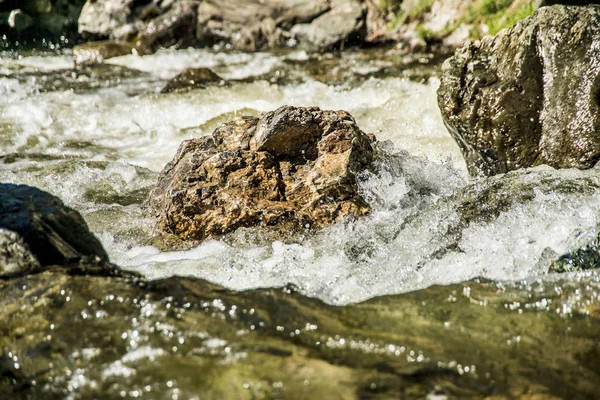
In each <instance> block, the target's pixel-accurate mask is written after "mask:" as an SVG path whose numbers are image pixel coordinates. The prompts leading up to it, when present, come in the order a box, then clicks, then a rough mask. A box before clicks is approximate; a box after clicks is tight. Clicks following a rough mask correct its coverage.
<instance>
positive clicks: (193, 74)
mask: <svg viewBox="0 0 600 400" xmlns="http://www.w3.org/2000/svg"><path fill="white" fill-rule="evenodd" d="M222 83H225V81H224V80H223V78H221V77H220V76H219V75H217V74H215V73H214V72H213V71H211V70H210V69H209V68H190V69H187V70H185V71H183V72H182V73H180V74H177V75H176V76H175V77H174V78H173V79H171V80H170V81H169V82H167V84H166V85H165V87H164V88H162V90H161V93H171V92H185V91H188V90H192V89H202V88H205V87H207V86H213V85H219V84H222Z"/></svg>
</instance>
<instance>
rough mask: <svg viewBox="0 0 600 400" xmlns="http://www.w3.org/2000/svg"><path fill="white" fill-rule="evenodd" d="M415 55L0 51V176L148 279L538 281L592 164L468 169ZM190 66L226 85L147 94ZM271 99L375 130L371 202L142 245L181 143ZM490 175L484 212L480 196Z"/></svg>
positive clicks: (579, 213)
mask: <svg viewBox="0 0 600 400" xmlns="http://www.w3.org/2000/svg"><path fill="white" fill-rule="evenodd" d="M413 61H414V62H413ZM425 61H426V59H423V60H419V59H415V60H408V61H407V60H404V59H402V57H400V56H398V55H394V54H385V53H382V52H380V53H376V54H367V53H347V54H343V55H342V56H331V55H322V56H320V57H319V58H315V57H312V56H308V55H307V54H306V53H303V52H291V53H282V54H261V53H259V54H252V55H250V54H239V53H214V52H211V51H202V50H185V51H162V52H159V53H157V54H155V55H151V56H144V57H134V56H126V57H120V58H117V59H113V60H110V61H109V63H108V64H106V65H104V66H99V67H95V68H93V69H84V70H81V71H77V72H76V71H73V70H72V65H71V56H70V54H68V53H64V54H60V55H56V54H52V55H47V54H42V55H40V54H33V55H30V56H23V55H17V54H12V53H3V54H0V149H1V152H0V180H1V181H6V182H14V183H24V184H29V185H34V186H37V187H40V188H41V189H43V190H46V191H49V192H51V193H53V194H55V195H57V196H59V197H60V198H62V199H63V201H64V202H65V203H66V204H67V205H69V206H71V207H73V208H75V209H77V210H79V211H80V212H81V213H82V214H83V215H84V217H85V218H86V220H87V221H88V224H89V225H90V228H91V229H92V230H93V231H94V232H95V233H96V235H97V236H98V237H99V238H100V239H101V241H102V243H103V244H104V246H105V247H106V249H107V251H108V253H109V254H110V256H111V259H112V261H113V262H114V263H116V264H118V265H120V266H122V267H124V268H126V269H131V270H135V271H138V272H141V273H143V274H144V275H146V276H148V277H151V278H158V277H165V276H171V275H191V276H196V277H202V278H205V279H207V280H210V281H213V282H215V283H218V284H220V285H223V286H226V287H228V288H232V289H247V288H255V287H269V286H282V285H285V284H287V283H293V284H294V285H296V286H297V287H298V288H299V290H300V291H301V292H303V293H305V294H307V295H310V296H316V297H319V298H321V299H323V300H324V301H326V302H329V303H334V304H347V303H351V302H358V301H361V300H364V299H367V298H370V297H373V296H377V295H382V294H391V293H401V292H407V291H412V290H416V289H420V288H424V287H428V286H430V285H432V284H436V283H441V284H446V283H453V282H461V281H464V280H468V279H470V278H473V277H476V276H485V277H489V278H492V279H497V280H521V279H525V278H535V277H542V279H553V278H552V277H551V276H548V275H547V274H546V271H547V270H548V265H549V264H550V262H551V261H552V260H553V259H555V258H556V257H557V256H559V255H561V254H563V253H565V252H567V251H568V250H569V249H571V248H575V247H577V246H578V245H581V244H582V243H584V241H585V240H587V239H589V237H588V236H589V235H590V232H592V234H593V232H594V228H595V227H596V226H597V225H598V223H599V217H600V196H599V193H598V192H599V191H600V189H599V188H600V174H599V173H598V172H597V171H596V170H590V171H583V172H582V171H574V170H563V171H554V170H552V169H549V168H545V167H538V168H536V169H532V170H528V171H524V172H520V173H514V174H511V175H510V176H508V177H506V179H505V181H507V182H510V183H507V184H500V183H499V179H497V178H491V179H487V180H479V181H476V180H471V179H470V178H468V177H467V175H466V170H465V166H464V162H463V161H462V157H461V155H460V152H459V150H458V147H457V146H456V145H455V143H454V142H453V140H452V139H451V138H450V136H449V134H448V133H447V131H446V129H445V127H444V125H443V122H442V120H441V116H440V113H439V111H438V107H437V103H436V94H435V91H436V88H437V86H438V84H439V81H438V79H437V78H436V77H435V76H434V77H429V78H428V79H421V80H418V79H415V77H419V76H421V75H422V71H420V70H419V68H420V67H419V65H420V63H421V62H425ZM403 65H405V66H407V69H406V70H405V71H404V72H403V69H402V68H403V67H402V66H403ZM415 65H416V66H415ZM201 66H202V67H210V68H211V69H213V70H214V71H215V72H216V73H217V74H219V75H220V76H221V77H223V78H224V79H225V80H227V81H230V83H228V84H223V85H220V86H216V87H210V88H206V89H202V90H194V91H190V92H187V93H171V94H160V93H159V92H160V89H161V88H162V86H163V85H164V84H165V82H166V81H167V80H168V79H169V78H171V77H173V76H174V75H176V74H177V73H179V72H181V71H183V70H185V69H186V68H189V67H201ZM411 68H412V69H411ZM406 71H408V72H406ZM415 71H416V72H415ZM425 75H426V73H425ZM284 104H290V105H302V106H311V105H317V106H319V107H320V108H322V109H344V110H347V111H349V112H350V113H351V114H352V115H353V116H354V117H355V118H356V120H357V122H358V124H359V126H360V127H361V128H362V129H363V130H364V131H366V132H372V133H374V134H375V135H376V136H377V138H378V139H379V140H380V141H381V143H380V144H379V153H380V157H379V159H378V161H377V165H376V168H375V171H374V172H369V173H366V172H365V173H364V174H363V175H362V176H361V179H360V189H361V191H362V193H363V195H364V196H365V198H366V199H367V200H368V201H369V202H370V204H371V205H372V208H373V212H372V214H371V215H370V216H368V217H365V218H362V219H359V220H356V221H347V222H344V223H340V224H337V225H334V226H331V227H328V228H326V229H323V230H320V231H312V230H307V231H306V232H303V233H301V234H300V235H296V236H293V237H290V238H281V239H280V240H274V239H273V238H272V237H270V236H268V235H267V234H265V233H264V232H262V231H261V230H260V228H252V229H242V230H239V231H238V232H236V233H234V234H231V235H229V236H227V237H226V238H225V239H222V240H207V241H205V242H204V243H202V244H200V245H198V246H197V247H194V248H191V249H184V250H180V251H165V249H164V247H161V246H159V245H157V244H156V243H157V241H156V240H155V239H154V238H155V235H156V232H155V227H154V223H153V221H152V219H151V218H149V216H148V215H146V214H145V212H144V209H143V202H144V200H145V198H146V196H147V194H148V191H149V190H150V188H151V187H152V186H153V185H154V184H155V182H156V180H157V177H158V173H159V172H160V171H161V169H162V168H163V167H164V165H165V164H166V163H167V162H168V161H169V160H170V159H171V158H172V157H173V155H174V153H175V151H176V149H177V147H178V146H179V144H180V143H181V141H183V140H185V139H188V138H191V137H196V136H200V135H207V134H210V133H211V132H212V130H213V129H214V128H215V127H216V126H217V125H218V124H219V123H221V122H224V121H227V120H229V119H231V118H233V117H235V116H239V115H244V114H252V115H259V114H260V113H261V112H265V111H270V110H274V109H276V108H277V107H279V106H281V105H284ZM540 181H544V182H546V183H545V184H544V185H541V186H540V185H537V184H536V182H538V183H539V182H540ZM490 187H492V188H493V189H494V192H493V196H492V197H493V199H491V200H494V199H496V198H498V197H500V198H501V200H499V201H497V203H498V202H499V203H501V204H496V207H494V206H489V205H486V204H483V203H482V201H481V199H482V196H483V194H485V193H488V192H489V191H490ZM573 187H575V188H576V189H572V188H573ZM523 191H525V192H527V194H528V195H523ZM486 196H488V197H484V198H485V199H489V197H490V196H489V195H486ZM492 203H493V201H492ZM488 208H489V209H488ZM470 213H471V214H474V215H475V217H473V216H472V215H471V214H470ZM536 279H537V278H536Z"/></svg>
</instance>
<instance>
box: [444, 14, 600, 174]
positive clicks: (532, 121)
mask: <svg viewBox="0 0 600 400" xmlns="http://www.w3.org/2000/svg"><path fill="white" fill-rule="evenodd" d="M599 60H600V6H598V5H592V6H588V7H568V6H552V7H542V8H540V9H539V10H538V11H537V12H536V13H535V14H533V15H532V16H531V17H529V18H527V19H525V20H523V21H521V22H519V23H517V24H516V25H515V26H513V27H512V28H510V29H506V30H502V31H500V32H499V33H498V34H497V35H496V36H495V37H486V38H484V39H482V40H481V41H477V42H474V43H469V44H466V45H464V46H463V47H461V48H460V49H459V50H457V51H456V53H455V54H454V56H453V57H451V58H450V59H448V60H447V61H446V62H445V63H444V65H443V67H442V78H441V85H440V88H439V89H438V103H439V106H440V109H441V112H442V116H443V118H444V122H445V123H446V126H447V128H448V130H449V132H450V134H451V135H452V136H453V137H454V139H455V140H456V141H457V143H458V145H459V147H460V148H461V150H462V152H463V155H464V157H465V159H466V161H467V167H468V169H469V172H470V173H471V174H472V175H492V174H497V173H502V172H506V171H510V170H514V169H518V168H524V167H529V166H533V165H539V164H548V165H550V166H553V167H555V168H569V167H577V168H590V167H592V166H593V165H594V164H596V162H597V161H598V160H599V159H600V62H599Z"/></svg>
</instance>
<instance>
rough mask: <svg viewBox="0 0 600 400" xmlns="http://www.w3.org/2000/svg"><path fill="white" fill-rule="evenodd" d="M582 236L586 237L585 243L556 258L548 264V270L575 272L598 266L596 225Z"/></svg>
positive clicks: (599, 247) (599, 240) (599, 244)
mask: <svg viewBox="0 0 600 400" xmlns="http://www.w3.org/2000/svg"><path fill="white" fill-rule="evenodd" d="M582 236H584V238H583V239H584V240H585V239H587V243H584V244H583V245H582V246H581V247H579V248H575V249H573V250H571V251H569V252H567V253H566V254H563V255H562V256H560V257H558V258H556V259H555V261H553V262H552V264H550V268H549V272H558V273H562V272H577V271H585V270H588V269H593V268H599V267H600V235H599V234H598V227H597V228H596V229H594V230H592V231H591V232H587V234H584V235H582ZM590 237H591V238H590Z"/></svg>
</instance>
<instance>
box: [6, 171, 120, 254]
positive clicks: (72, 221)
mask: <svg viewBox="0 0 600 400" xmlns="http://www.w3.org/2000/svg"><path fill="white" fill-rule="evenodd" d="M0 228H1V229H4V230H7V231H12V232H13V233H15V234H18V236H20V238H16V239H15V237H12V239H11V236H6V235H4V239H10V241H12V243H14V244H16V245H17V246H19V247H21V248H22V247H23V246H22V245H21V239H22V242H24V243H25V244H27V247H28V248H29V249H30V250H31V253H32V254H33V255H34V256H35V258H36V259H37V260H38V261H39V263H40V265H42V266H45V265H53V264H64V263H67V262H72V261H76V260H79V259H82V258H85V257H89V258H91V259H94V258H96V257H97V258H98V259H100V260H104V261H107V260H108V255H107V254H106V252H105V251H104V249H103V247H102V245H101V244H100V242H99V241H98V239H96V237H95V236H94V235H93V234H92V233H91V232H90V231H89V229H88V227H87V224H86V223H85V221H84V220H83V218H82V217H81V215H80V214H79V213H78V212H77V211H75V210H73V209H71V208H69V207H66V206H65V205H64V204H63V203H62V201H61V200H60V199H59V198H57V197H55V196H52V195H51V194H49V193H46V192H43V191H41V190H39V189H37V188H34V187H31V186H26V185H13V184H8V183H3V184H0ZM5 248H6V247H5ZM0 251H2V250H0ZM4 252H5V253H6V250H5V251H4ZM25 258H26V259H29V257H28V256H25Z"/></svg>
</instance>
